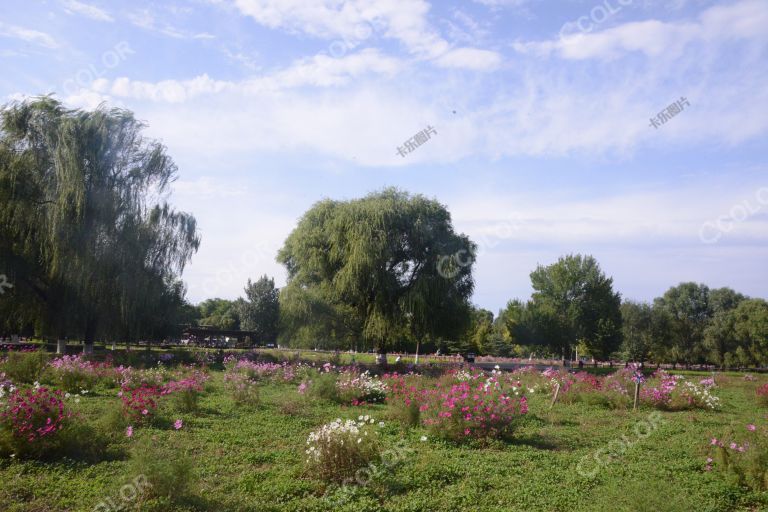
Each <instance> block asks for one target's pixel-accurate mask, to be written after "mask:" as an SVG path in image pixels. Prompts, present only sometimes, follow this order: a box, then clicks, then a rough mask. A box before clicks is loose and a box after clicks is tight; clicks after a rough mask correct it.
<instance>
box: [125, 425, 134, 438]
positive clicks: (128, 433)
mask: <svg viewBox="0 0 768 512" xmlns="http://www.w3.org/2000/svg"><path fill="white" fill-rule="evenodd" d="M125 437H133V427H128V428H126V429H125Z"/></svg>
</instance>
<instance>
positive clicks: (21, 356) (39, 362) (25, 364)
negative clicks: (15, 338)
mask: <svg viewBox="0 0 768 512" xmlns="http://www.w3.org/2000/svg"><path fill="white" fill-rule="evenodd" d="M49 359H50V358H49V356H48V354H46V353H45V352H43V351H41V350H36V351H34V352H10V353H9V354H8V358H7V359H6V360H5V362H3V363H2V364H0V373H5V376H6V377H7V378H9V379H11V381H13V382H14V383H16V384H32V383H34V382H36V381H39V380H40V377H41V376H42V375H43V372H44V371H45V368H46V366H47V365H48V361H49Z"/></svg>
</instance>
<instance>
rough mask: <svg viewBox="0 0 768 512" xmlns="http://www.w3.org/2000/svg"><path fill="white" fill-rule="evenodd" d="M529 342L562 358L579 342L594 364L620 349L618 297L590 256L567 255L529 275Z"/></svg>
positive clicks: (607, 278)
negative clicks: (532, 329)
mask: <svg viewBox="0 0 768 512" xmlns="http://www.w3.org/2000/svg"><path fill="white" fill-rule="evenodd" d="M531 284H532V285H533V289H534V293H533V296H532V299H531V304H530V308H531V309H532V310H533V311H532V313H533V324H534V325H535V331H536V333H535V335H534V336H535V337H536V338H537V340H538V341H539V342H543V343H546V344H547V345H548V346H549V348H550V349H551V350H552V351H553V352H554V353H560V354H563V355H565V354H566V353H570V351H571V349H572V348H573V347H574V346H576V344H577V343H578V342H579V341H582V342H583V343H584V344H585V345H586V347H587V348H588V350H589V352H590V354H592V355H593V356H594V357H595V359H597V360H605V359H607V358H608V357H609V356H610V354H611V353H613V352H614V351H615V350H616V349H618V348H619V345H620V343H621V311H620V309H619V307H620V305H621V296H620V294H619V293H617V292H614V291H613V279H612V278H609V277H606V276H605V274H604V273H603V272H602V270H601V269H600V266H599V265H598V263H597V261H596V260H595V259H594V258H593V257H592V256H581V255H569V256H565V257H562V258H560V259H559V260H558V261H557V263H554V264H552V265H549V266H546V267H544V266H541V265H539V266H538V267H537V268H536V270H534V271H533V272H532V273H531Z"/></svg>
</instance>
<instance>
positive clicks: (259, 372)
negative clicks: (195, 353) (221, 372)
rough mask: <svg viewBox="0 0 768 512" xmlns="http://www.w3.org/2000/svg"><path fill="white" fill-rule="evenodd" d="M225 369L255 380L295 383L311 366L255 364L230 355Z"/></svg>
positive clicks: (225, 363)
mask: <svg viewBox="0 0 768 512" xmlns="http://www.w3.org/2000/svg"><path fill="white" fill-rule="evenodd" d="M224 367H225V368H226V369H227V372H230V373H231V372H236V373H242V374H245V375H247V376H248V378H250V379H253V380H271V381H283V382H293V381H294V380H295V379H296V378H297V377H299V376H301V375H303V374H304V373H305V372H306V370H307V369H308V368H309V366H307V365H305V364H301V363H299V364H295V365H291V364H288V363H287V362H284V363H282V364H277V363H268V362H254V361H250V360H248V359H237V357H235V356H233V355H230V356H227V357H226V358H224Z"/></svg>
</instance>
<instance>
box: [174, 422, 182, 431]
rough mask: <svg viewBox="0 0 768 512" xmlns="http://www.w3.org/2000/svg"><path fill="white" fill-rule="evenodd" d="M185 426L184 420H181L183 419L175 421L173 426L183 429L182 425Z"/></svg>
mask: <svg viewBox="0 0 768 512" xmlns="http://www.w3.org/2000/svg"><path fill="white" fill-rule="evenodd" d="M183 426H184V422H183V421H181V420H176V421H175V422H174V423H173V428H175V429H176V430H181V427H183Z"/></svg>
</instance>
